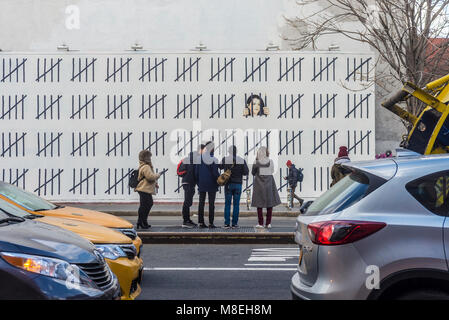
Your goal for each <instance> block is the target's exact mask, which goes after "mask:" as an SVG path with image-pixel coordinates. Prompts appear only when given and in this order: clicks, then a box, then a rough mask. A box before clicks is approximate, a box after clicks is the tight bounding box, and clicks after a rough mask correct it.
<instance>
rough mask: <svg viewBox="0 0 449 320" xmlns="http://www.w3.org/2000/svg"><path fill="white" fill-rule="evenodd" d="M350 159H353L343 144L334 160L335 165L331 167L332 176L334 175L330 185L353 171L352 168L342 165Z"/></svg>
mask: <svg viewBox="0 0 449 320" xmlns="http://www.w3.org/2000/svg"><path fill="white" fill-rule="evenodd" d="M349 161H351V159H349V156H348V148H346V147H345V146H341V147H340V150H339V151H338V158H336V159H335V160H334V165H333V166H332V169H331V177H332V183H331V185H330V186H331V187H332V186H333V185H334V184H336V183H337V182H338V181H340V180H341V179H343V178H344V177H345V176H347V175H348V174H350V173H351V170H349V169H346V168H344V167H343V166H342V164H343V163H345V162H349Z"/></svg>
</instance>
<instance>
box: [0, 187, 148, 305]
mask: <svg viewBox="0 0 449 320" xmlns="http://www.w3.org/2000/svg"><path fill="white" fill-rule="evenodd" d="M0 210H1V211H3V212H5V213H6V214H9V215H11V216H16V217H21V218H27V219H36V220H38V221H39V222H43V223H47V224H50V225H54V226H57V227H60V228H63V229H66V230H69V231H72V232H74V233H76V234H78V235H79V236H81V237H83V238H85V239H87V240H89V241H91V242H92V243H93V244H94V245H95V246H96V248H97V250H98V251H99V252H101V253H102V255H103V257H104V258H105V261H106V262H107V264H108V265H109V267H110V268H111V271H112V272H113V273H114V274H115V275H116V276H117V278H118V280H119V283H120V289H121V292H122V296H121V298H122V299H123V300H132V299H135V298H136V297H137V296H138V295H139V294H140V293H141V291H142V290H141V287H140V282H141V281H142V275H143V261H142V259H141V258H140V257H138V255H137V249H136V247H135V246H134V244H133V242H132V240H131V239H130V238H129V237H127V236H125V235H124V234H122V233H120V232H117V231H115V230H112V229H109V228H105V227H103V226H99V225H95V224H91V223H86V222H82V221H75V220H70V219H63V218H56V217H44V216H42V215H37V214H34V213H33V214H30V213H29V212H28V211H26V210H23V209H22V208H20V207H19V206H17V205H16V204H15V203H14V202H13V201H11V200H9V199H8V198H6V197H4V196H2V195H0ZM84 267H85V268H83V271H84V272H86V273H88V275H89V276H90V277H91V278H92V279H94V280H95V282H96V284H97V285H98V286H99V287H100V288H101V285H102V280H103V281H106V282H107V279H102V278H101V277H103V278H104V276H105V275H104V270H97V269H95V268H93V267H91V266H88V265H86V266H84Z"/></svg>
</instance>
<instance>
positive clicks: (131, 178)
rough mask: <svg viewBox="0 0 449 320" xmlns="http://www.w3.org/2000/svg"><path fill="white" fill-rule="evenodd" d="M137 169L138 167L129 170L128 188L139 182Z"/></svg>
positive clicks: (134, 186) (135, 185)
mask: <svg viewBox="0 0 449 320" xmlns="http://www.w3.org/2000/svg"><path fill="white" fill-rule="evenodd" d="M138 178H139V170H138V169H134V170H133V171H131V173H130V174H129V177H128V186H129V187H130V188H136V187H137V185H138V184H139V179H138Z"/></svg>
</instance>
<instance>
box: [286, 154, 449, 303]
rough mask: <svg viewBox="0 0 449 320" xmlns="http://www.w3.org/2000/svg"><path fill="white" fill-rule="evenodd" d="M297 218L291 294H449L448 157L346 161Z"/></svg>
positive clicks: (311, 296)
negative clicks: (343, 173) (340, 174)
mask: <svg viewBox="0 0 449 320" xmlns="http://www.w3.org/2000/svg"><path fill="white" fill-rule="evenodd" d="M346 166H347V167H349V168H351V169H352V170H353V173H352V174H350V175H349V176H347V177H345V178H344V179H343V180H341V181H339V182H338V183H337V184H336V185H334V186H333V187H332V188H330V189H329V190H328V191H327V192H326V193H324V194H323V195H322V196H321V197H319V198H318V199H317V200H316V201H315V202H314V203H313V204H312V205H311V206H310V207H309V208H308V209H307V211H306V212H305V213H304V214H302V215H300V216H299V217H298V218H297V230H296V234H295V240H296V242H297V243H298V244H299V247H300V259H299V264H298V271H297V273H296V274H295V275H294V276H293V278H292V281H291V291H292V294H293V297H294V298H302V299H396V298H404V299H407V298H408V299H415V298H416V299H418V298H419V299H422V298H432V299H435V298H438V299H440V298H442V299H446V298H448V297H449V272H448V255H447V254H449V221H448V219H447V217H448V215H449V156H448V155H438V156H419V157H418V156H413V157H404V158H390V159H384V160H376V161H367V162H352V163H348V164H347V165H346Z"/></svg>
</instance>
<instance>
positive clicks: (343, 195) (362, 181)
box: [304, 172, 386, 216]
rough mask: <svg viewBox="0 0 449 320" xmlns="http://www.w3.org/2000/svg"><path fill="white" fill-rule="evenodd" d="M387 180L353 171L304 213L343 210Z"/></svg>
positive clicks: (327, 212) (311, 213) (317, 214)
mask: <svg viewBox="0 0 449 320" xmlns="http://www.w3.org/2000/svg"><path fill="white" fill-rule="evenodd" d="M385 182H386V180H385V179H382V178H380V177H377V176H373V175H370V176H368V175H366V174H364V173H361V172H353V173H351V174H350V175H348V176H346V177H344V178H343V179H341V180H340V181H338V182H337V183H336V184H335V185H334V186H332V187H331V188H330V189H329V190H328V191H326V192H325V193H324V194H322V195H321V196H320V197H319V198H317V199H316V200H315V201H314V202H313V203H312V204H311V205H310V207H309V208H308V209H307V211H306V212H305V214H304V215H305V216H320V215H325V214H331V213H335V212H339V211H342V210H343V209H346V208H348V207H350V206H352V205H353V204H355V203H357V202H359V201H360V200H362V199H363V198H364V197H366V196H367V195H368V194H369V193H371V192H372V191H374V190H375V189H377V188H378V187H380V186H381V185H382V184H383V183H385Z"/></svg>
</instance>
